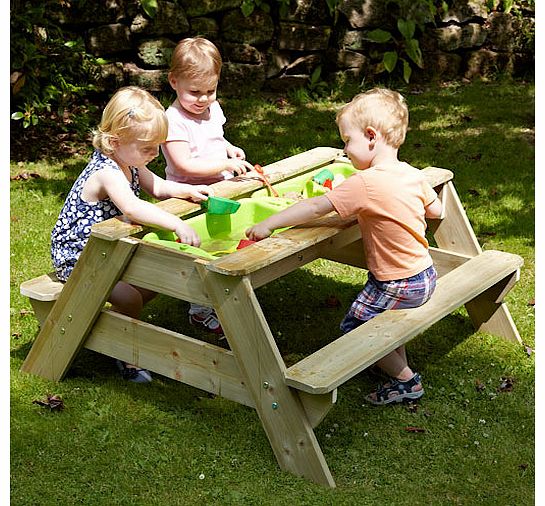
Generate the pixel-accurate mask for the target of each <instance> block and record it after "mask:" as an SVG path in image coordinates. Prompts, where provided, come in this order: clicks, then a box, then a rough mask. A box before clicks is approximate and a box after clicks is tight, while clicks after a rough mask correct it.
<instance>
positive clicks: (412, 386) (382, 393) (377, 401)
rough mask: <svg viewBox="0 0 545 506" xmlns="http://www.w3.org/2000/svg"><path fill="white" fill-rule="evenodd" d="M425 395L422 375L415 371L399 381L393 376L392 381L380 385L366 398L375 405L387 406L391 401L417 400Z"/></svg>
mask: <svg viewBox="0 0 545 506" xmlns="http://www.w3.org/2000/svg"><path fill="white" fill-rule="evenodd" d="M423 395H424V388H423V387H422V377H421V376H420V374H418V373H415V375H414V376H413V377H412V378H411V379H410V380H407V381H399V380H398V379H395V378H391V379H390V381H388V382H386V383H384V384H383V385H379V386H378V387H377V390H376V391H375V392H372V393H371V394H369V395H367V396H366V397H365V400H366V401H367V402H370V403H371V404H374V405H375V406H385V405H387V404H391V403H398V402H404V401H416V400H417V399H420V397H422V396H423Z"/></svg>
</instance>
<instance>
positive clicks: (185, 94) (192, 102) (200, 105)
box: [169, 76, 218, 116]
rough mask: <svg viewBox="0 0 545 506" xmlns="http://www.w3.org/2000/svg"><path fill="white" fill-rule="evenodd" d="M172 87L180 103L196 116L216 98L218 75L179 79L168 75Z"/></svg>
mask: <svg viewBox="0 0 545 506" xmlns="http://www.w3.org/2000/svg"><path fill="white" fill-rule="evenodd" d="M169 82H170V85H171V86H172V88H173V89H174V90H175V91H176V95H177V96H178V101H179V102H180V105H181V106H182V107H183V108H184V109H185V110H186V111H187V112H189V113H191V114H194V115H196V116H200V115H202V114H204V113H205V112H206V111H207V110H208V107H210V104H212V102H214V101H215V100H216V90H217V87H218V77H217V76H213V77H197V78H193V79H190V78H187V79H180V78H177V77H174V76H170V77H169Z"/></svg>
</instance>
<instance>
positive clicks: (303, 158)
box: [92, 147, 342, 241]
mask: <svg viewBox="0 0 545 506" xmlns="http://www.w3.org/2000/svg"><path fill="white" fill-rule="evenodd" d="M341 155H342V150H340V149H338V148H330V147H317V148H314V149H310V150H309V151H305V152H304V153H299V154H297V155H294V156H290V157H288V158H284V159H283V160H279V161H277V162H274V163H271V164H269V165H265V166H263V171H264V172H265V174H266V175H267V176H268V177H269V180H270V181H271V183H276V182H278V181H282V180H284V179H286V178H289V177H292V176H295V175H298V174H302V173H304V172H307V171H309V170H311V169H314V168H317V167H321V166H322V165H326V164H328V163H331V162H332V161H334V160H335V159H337V158H339V157H340V156H341ZM264 186H265V185H264V183H263V180H262V179H261V177H260V176H259V174H258V173H257V172H255V171H252V172H248V173H247V174H246V175H244V176H240V177H236V178H233V179H227V180H225V181H220V182H219V183H214V184H212V185H211V187H212V188H213V190H214V193H215V195H216V196H219V197H227V198H234V197H240V196H243V195H246V194H249V193H251V192H253V191H255V190H259V189H261V188H263V187H264ZM155 205H156V206H157V207H159V208H161V209H163V210H165V211H168V212H169V213H172V214H175V215H176V216H180V217H181V216H187V215H189V214H191V213H197V212H199V211H200V210H201V206H200V204H195V203H194V202H190V201H187V200H183V199H177V198H171V199H166V200H163V201H161V202H157V203H156V204H155ZM144 228H145V227H143V226H142V225H139V224H137V223H130V222H128V221H126V220H125V219H124V218H123V217H118V218H112V219H109V220H106V221H103V222H101V223H97V224H96V225H93V227H92V235H93V236H95V237H97V238H99V239H105V240H107V241H115V240H117V239H121V238H123V237H127V236H129V235H133V234H137V233H139V232H142V231H143V230H144Z"/></svg>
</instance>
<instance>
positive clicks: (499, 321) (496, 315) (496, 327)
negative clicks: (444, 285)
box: [430, 181, 522, 343]
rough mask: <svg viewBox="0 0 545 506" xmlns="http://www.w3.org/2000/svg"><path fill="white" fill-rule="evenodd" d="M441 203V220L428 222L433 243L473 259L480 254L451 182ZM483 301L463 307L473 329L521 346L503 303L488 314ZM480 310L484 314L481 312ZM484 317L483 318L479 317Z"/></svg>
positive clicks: (445, 186) (443, 191) (480, 250)
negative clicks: (443, 214)
mask: <svg viewBox="0 0 545 506" xmlns="http://www.w3.org/2000/svg"><path fill="white" fill-rule="evenodd" d="M441 193H442V197H443V202H445V209H444V213H445V218H444V219H443V220H441V221H439V222H432V223H430V229H431V230H432V232H433V236H434V238H435V241H436V242H437V246H439V248H442V249H445V250H447V251H453V252H455V253H463V254H466V255H471V256H476V255H479V254H480V253H482V249H481V246H480V245H479V241H478V240H477V237H476V236H475V232H474V231H473V228H472V227H471V224H470V222H469V220H468V218H467V215H466V212H465V210H464V208H463V206H462V203H461V202H460V198H459V197H458V194H457V192H456V189H455V188H454V184H453V183H452V181H449V182H448V183H446V184H444V185H443V187H442V190H441ZM485 298H486V296H484V298H481V299H480V300H479V301H475V302H474V303H470V304H466V310H467V312H468V314H469V316H470V318H471V320H472V321H473V323H474V325H475V327H476V328H477V329H479V330H482V331H484V332H489V333H491V334H495V335H498V336H500V337H503V338H504V339H506V340H508V341H513V342H518V343H522V340H521V338H520V335H519V333H518V330H517V327H516V326H515V324H514V322H513V318H512V317H511V314H510V313H509V309H508V308H507V306H506V305H505V304H497V305H495V306H494V311H493V312H492V313H490V307H491V306H489V305H488V304H486V305H487V309H486V310H483V309H482V307H483V304H485V302H484V299H485ZM483 311H484V313H483ZM483 314H486V318H485V317H484V316H483Z"/></svg>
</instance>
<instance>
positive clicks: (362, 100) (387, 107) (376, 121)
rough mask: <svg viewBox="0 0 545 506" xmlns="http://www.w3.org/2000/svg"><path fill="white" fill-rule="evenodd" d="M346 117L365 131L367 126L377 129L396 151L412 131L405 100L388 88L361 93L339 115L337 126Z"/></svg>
mask: <svg viewBox="0 0 545 506" xmlns="http://www.w3.org/2000/svg"><path fill="white" fill-rule="evenodd" d="M344 116H346V119H348V121H349V122H350V123H351V124H352V125H354V126H357V127H359V128H361V130H362V131H365V129H366V128H367V127H373V128H375V129H376V130H378V131H379V132H380V133H381V135H382V136H383V137H384V140H385V141H386V143H387V144H388V145H390V146H392V147H394V148H396V149H397V148H399V147H400V146H401V145H402V144H403V142H404V141H405V135H406V134H407V129H408V128H409V108H408V107H407V103H406V102H405V99H404V98H403V96H402V95H401V94H399V93H398V92H397V91H393V90H388V89H386V88H373V89H371V90H369V91H366V92H365V93H359V94H358V95H356V96H355V97H354V98H353V99H352V101H351V102H349V103H348V104H346V105H345V106H344V107H343V108H342V109H341V110H340V111H339V112H338V113H337V118H336V122H337V124H338V123H339V120H340V119H341V117H344Z"/></svg>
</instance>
